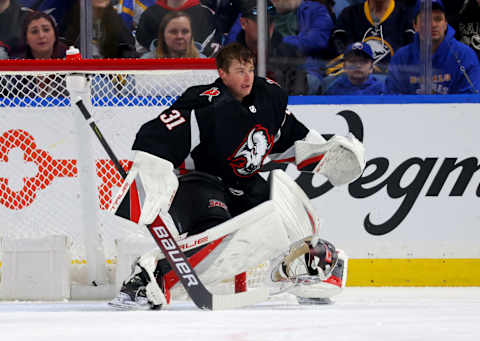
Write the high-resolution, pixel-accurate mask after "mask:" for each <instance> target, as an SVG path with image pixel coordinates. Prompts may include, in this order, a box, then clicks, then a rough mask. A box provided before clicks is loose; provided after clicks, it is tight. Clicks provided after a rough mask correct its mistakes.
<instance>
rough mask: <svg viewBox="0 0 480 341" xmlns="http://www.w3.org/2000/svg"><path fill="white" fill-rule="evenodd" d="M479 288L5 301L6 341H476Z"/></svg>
mask: <svg viewBox="0 0 480 341" xmlns="http://www.w3.org/2000/svg"><path fill="white" fill-rule="evenodd" d="M479 337H480V288H346V289H345V291H344V293H342V294H341V295H340V296H338V297H337V298H336V299H335V300H334V303H333V304H331V305H319V306H304V305H302V306H301V305H298V304H297V303H296V301H295V299H291V298H289V297H285V296H284V297H282V298H281V300H274V301H269V302H266V303H263V304H259V305H256V306H253V307H249V308H243V309H237V310H230V311H217V312H210V311H200V310H198V309H197V308H195V307H194V306H193V304H191V303H189V302H174V303H173V304H172V305H171V306H170V308H169V309H168V310H162V311H144V312H133V311H116V310H112V309H111V308H109V307H108V306H107V305H106V302H98V301H95V302H58V303H26V302H1V303H0V339H1V340H5V341H7V340H8V341H10V340H12V341H20V340H28V341H43V340H45V341H47V340H48V341H56V340H62V341H67V340H68V341H77V340H78V341H92V340H104V341H106V340H109V341H120V340H129V341H146V340H159V341H176V340H182V341H187V340H194V341H207V340H208V341H253V340H255V341H257V340H258V341H282V340H288V341H307V340H308V341H312V340H318V341H321V340H329V341H333V340H335V341H339V340H355V341H360V340H365V341H367V340H368V341H375V340H382V341H397V340H398V341H406V340H422V341H429V340H432V341H443V340H448V341H460V340H464V341H467V340H468V341H474V340H479Z"/></svg>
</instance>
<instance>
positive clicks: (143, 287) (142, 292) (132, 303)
mask: <svg viewBox="0 0 480 341" xmlns="http://www.w3.org/2000/svg"><path fill="white" fill-rule="evenodd" d="M149 283H150V276H149V275H148V273H147V271H146V270H145V269H144V268H142V267H141V266H140V265H139V264H138V263H135V264H134V267H133V272H132V275H131V276H130V278H129V279H128V280H126V281H125V282H124V283H123V285H122V288H121V289H120V292H119V294H118V295H117V296H116V297H115V298H114V299H113V300H111V301H110V302H109V303H108V304H109V305H110V306H111V307H113V308H116V309H121V310H159V309H161V308H162V306H163V305H162V304H155V303H154V302H153V301H152V299H151V297H150V298H149V295H148V294H147V287H148V286H149ZM150 291H151V290H150ZM150 296H151V293H150ZM156 301H157V303H158V299H157V300H156Z"/></svg>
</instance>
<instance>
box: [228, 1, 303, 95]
mask: <svg viewBox="0 0 480 341" xmlns="http://www.w3.org/2000/svg"><path fill="white" fill-rule="evenodd" d="M266 9H267V21H268V37H269V40H268V42H267V45H268V51H267V53H268V58H267V77H268V78H270V79H272V80H274V81H276V82H277V83H278V84H279V85H280V86H281V87H282V88H284V89H285V90H286V91H288V93H289V94H290V95H301V94H305V93H306V92H307V78H306V72H305V70H304V69H303V63H304V58H302V57H300V56H299V54H298V52H297V51H296V49H295V47H293V46H292V45H289V44H285V43H283V41H282V36H281V35H280V34H279V33H278V32H276V31H274V27H275V25H274V23H273V20H274V17H275V15H276V10H275V7H273V5H272V3H271V2H267V7H266ZM257 14H258V12H257V0H246V1H244V3H243V6H242V9H241V15H240V25H241V27H242V30H241V31H240V32H239V34H238V35H237V42H239V43H240V44H242V45H244V46H246V47H247V48H248V49H249V50H251V51H252V52H253V54H254V56H255V59H256V57H257V42H258V26H257ZM254 62H255V63H256V60H255V61H254Z"/></svg>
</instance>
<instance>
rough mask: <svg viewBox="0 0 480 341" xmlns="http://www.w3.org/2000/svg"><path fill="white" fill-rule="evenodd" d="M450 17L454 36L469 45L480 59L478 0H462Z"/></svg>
mask: <svg viewBox="0 0 480 341" xmlns="http://www.w3.org/2000/svg"><path fill="white" fill-rule="evenodd" d="M447 10H448V8H447ZM447 18H448V16H447ZM451 18H452V19H451V20H452V21H451V25H452V27H453V28H454V29H455V31H456V32H457V33H456V35H455V38H457V39H458V40H459V41H461V42H462V43H464V44H466V45H468V46H470V47H471V48H472V49H473V50H474V51H475V52H476V54H477V57H478V58H479V59H480V0H463V6H462V7H461V9H460V11H459V12H458V13H456V15H452V16H451Z"/></svg>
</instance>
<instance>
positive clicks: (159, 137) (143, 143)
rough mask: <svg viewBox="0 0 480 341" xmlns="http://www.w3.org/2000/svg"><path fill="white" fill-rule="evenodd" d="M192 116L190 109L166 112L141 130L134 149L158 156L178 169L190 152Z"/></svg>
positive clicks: (173, 109)
mask: <svg viewBox="0 0 480 341" xmlns="http://www.w3.org/2000/svg"><path fill="white" fill-rule="evenodd" d="M190 115H191V112H190V110H188V109H175V108H173V107H171V108H169V109H166V110H164V111H163V112H162V113H161V114H160V115H159V116H158V117H157V118H155V119H153V120H151V121H148V122H147V123H145V124H144V125H143V126H142V127H141V128H140V130H139V131H138V133H137V135H136V137H135V141H134V143H133V147H132V149H133V150H141V151H144V152H147V153H150V154H153V155H156V156H158V157H161V158H163V159H165V160H168V161H170V162H172V163H173V165H174V167H175V168H176V167H178V166H179V165H180V164H181V163H182V162H183V161H184V160H185V158H186V157H187V155H188V153H189V152H190V145H191V136H190V135H191V133H190Z"/></svg>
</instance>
